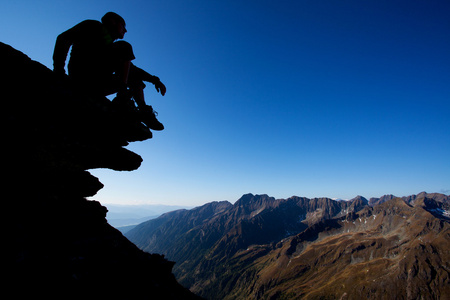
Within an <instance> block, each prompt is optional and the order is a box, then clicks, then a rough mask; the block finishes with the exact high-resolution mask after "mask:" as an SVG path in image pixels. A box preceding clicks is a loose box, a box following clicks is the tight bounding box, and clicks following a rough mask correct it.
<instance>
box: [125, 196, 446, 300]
mask: <svg viewBox="0 0 450 300" xmlns="http://www.w3.org/2000/svg"><path fill="white" fill-rule="evenodd" d="M386 198H390V200H386V201H384V202H383V203H381V204H377V205H375V206H370V205H369V203H368V201H367V200H366V199H365V198H363V197H361V196H358V197H356V198H354V199H352V200H350V201H334V200H331V199H328V198H315V199H308V198H303V197H291V198H289V199H274V198H272V197H268V196H267V195H252V194H247V195H244V196H243V197H242V198H241V199H239V200H238V201H237V202H236V203H235V204H234V205H232V204H230V203H228V202H212V203H208V204H205V205H204V206H202V207H198V208H195V209H192V210H179V211H175V212H171V213H167V214H165V215H163V216H161V217H159V218H157V219H154V220H150V221H147V222H145V223H142V224H140V225H138V226H137V227H135V228H134V229H133V230H131V231H129V232H128V233H127V234H126V235H127V237H129V238H130V240H132V241H133V242H135V243H136V245H138V246H139V247H141V248H142V249H145V250H147V251H150V252H156V253H163V254H166V255H167V257H168V258H170V259H174V260H176V261H177V262H178V263H177V265H176V266H175V267H174V273H175V274H176V276H177V278H178V279H179V281H180V283H182V284H183V285H184V286H186V287H189V288H190V289H191V290H192V291H194V292H195V293H197V294H199V295H200V296H203V297H205V298H207V299H448V297H449V296H450V263H449V262H450V252H449V250H448V249H450V223H449V220H450V219H449V211H450V197H449V196H446V195H442V194H426V193H421V194H419V195H417V196H409V197H403V199H402V198H395V197H390V196H386V197H382V199H386Z"/></svg>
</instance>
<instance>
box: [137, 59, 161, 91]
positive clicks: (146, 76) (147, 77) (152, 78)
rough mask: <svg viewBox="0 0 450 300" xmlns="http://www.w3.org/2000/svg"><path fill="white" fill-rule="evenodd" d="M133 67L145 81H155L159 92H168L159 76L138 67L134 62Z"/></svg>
mask: <svg viewBox="0 0 450 300" xmlns="http://www.w3.org/2000/svg"><path fill="white" fill-rule="evenodd" d="M131 68H133V69H134V70H133V72H135V73H136V74H138V75H137V76H138V77H139V78H141V79H142V80H143V81H147V82H150V83H153V84H154V85H155V89H156V91H157V92H158V93H161V95H163V96H164V95H165V94H166V86H165V85H164V84H163V83H162V82H161V80H160V79H159V77H157V76H154V75H151V74H149V73H148V72H146V71H144V70H142V69H141V68H139V67H136V66H135V65H134V64H133V63H132V64H131Z"/></svg>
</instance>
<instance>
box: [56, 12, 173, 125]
mask: <svg viewBox="0 0 450 300" xmlns="http://www.w3.org/2000/svg"><path fill="white" fill-rule="evenodd" d="M126 32H127V30H126V28H125V21H124V19H123V18H122V17H121V16H119V15H118V14H116V13H114V12H108V13H106V14H105V15H104V16H103V17H102V19H101V22H99V21H96V20H85V21H82V22H81V23H79V24H77V25H75V26H74V27H72V28H70V29H68V30H67V31H65V32H63V33H61V34H60V35H58V37H57V39H56V43H55V49H54V52H53V70H54V72H55V73H57V74H60V75H62V74H65V69H64V67H65V63H66V58H67V54H68V52H69V49H70V47H72V51H71V53H70V60H69V63H68V67H67V69H68V74H69V78H71V80H72V81H73V82H74V83H75V85H76V86H78V87H79V88H81V89H82V90H83V91H86V92H88V93H91V94H95V95H102V96H107V95H111V94H113V93H117V97H116V99H117V98H127V97H128V99H130V98H131V97H132V98H133V99H134V101H135V102H136V105H137V107H138V112H139V116H140V118H141V121H142V122H143V123H144V124H145V125H147V127H149V128H150V129H153V130H163V129H164V126H163V124H161V123H160V122H159V121H158V120H157V119H156V116H155V112H154V111H153V108H152V107H151V106H149V105H146V103H145V99H144V88H145V84H144V82H143V81H147V82H150V83H153V84H154V85H155V88H156V90H157V92H160V93H161V95H163V96H164V95H165V93H166V87H165V86H164V84H163V83H162V82H161V80H160V79H159V78H158V77H156V76H153V75H150V74H149V73H147V72H146V71H144V70H142V69H140V68H138V67H136V66H135V65H134V64H132V63H131V61H132V60H133V59H135V56H134V53H133V48H132V46H131V45H130V44H129V43H128V42H125V41H116V40H117V39H123V37H124V35H125V33H126ZM113 101H114V100H113ZM133 105H134V104H133ZM134 107H135V106H134Z"/></svg>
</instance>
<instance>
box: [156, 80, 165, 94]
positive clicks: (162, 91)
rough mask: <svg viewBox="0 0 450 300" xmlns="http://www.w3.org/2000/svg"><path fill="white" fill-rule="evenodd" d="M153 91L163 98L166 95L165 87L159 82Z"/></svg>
mask: <svg viewBox="0 0 450 300" xmlns="http://www.w3.org/2000/svg"><path fill="white" fill-rule="evenodd" d="M155 89H156V91H157V92H158V93H161V95H163V96H164V95H165V94H166V86H165V85H164V84H163V83H162V82H161V81H160V80H158V81H157V82H156V83H155Z"/></svg>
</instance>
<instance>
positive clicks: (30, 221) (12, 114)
mask: <svg viewBox="0 0 450 300" xmlns="http://www.w3.org/2000/svg"><path fill="white" fill-rule="evenodd" d="M0 61H1V66H2V68H1V72H2V74H3V76H2V81H1V82H0V85H1V94H0V97H1V99H2V104H3V109H2V112H3V113H2V115H3V118H2V119H3V122H4V126H3V129H2V132H3V134H2V137H3V145H4V146H3V150H4V151H3V153H4V154H3V158H4V159H3V160H4V161H5V164H4V166H5V168H4V171H5V175H6V176H4V177H3V178H6V182H5V183H4V192H5V193H4V201H3V205H4V209H5V212H6V213H7V215H8V217H7V222H6V224H7V225H8V227H7V228H5V229H6V231H7V240H6V248H7V253H8V254H7V255H8V256H6V257H4V260H5V261H7V266H6V268H2V271H4V273H5V274H4V275H6V276H5V277H6V278H7V280H6V284H4V286H5V287H6V290H5V291H4V293H5V295H6V294H9V295H11V296H12V297H14V298H15V299H22V298H26V297H29V296H30V295H32V296H33V297H43V298H46V299H71V298H77V297H79V298H83V299H94V298H96V299H198V297H197V296H195V295H194V294H192V293H190V292H189V291H188V290H187V289H184V288H183V287H182V286H181V285H179V284H178V283H177V282H176V280H175V277H174V276H173V274H172V267H173V264H174V263H173V262H170V261H168V260H166V259H165V258H164V257H163V256H161V255H158V254H149V253H145V252H143V251H141V250H139V249H138V248H137V247H136V246H135V245H134V244H132V243H131V242H129V241H128V240H127V239H126V238H125V237H124V236H123V235H122V234H121V233H120V232H119V231H118V230H116V229H114V228H113V227H111V226H110V225H109V224H108V223H107V221H106V218H105V217H106V212H107V210H106V208H105V207H103V206H101V205H100V203H98V202H96V201H89V200H87V199H86V198H85V197H88V196H92V195H95V194H96V193H97V191H98V190H99V189H101V188H102V187H103V185H102V184H101V182H100V181H99V180H98V179H97V178H95V177H94V176H92V175H91V174H90V173H89V172H88V170H89V169H92V168H110V169H113V170H117V171H131V170H135V169H137V168H138V167H139V166H140V164H141V162H142V158H141V157H140V156H139V155H138V154H136V153H133V152H131V151H129V150H127V149H126V148H124V146H126V145H128V143H129V142H134V141H144V140H146V139H149V138H151V137H152V134H151V132H150V131H149V130H148V129H147V128H146V127H145V126H144V125H143V124H141V123H140V122H139V121H137V119H135V118H133V116H132V115H131V114H130V113H126V112H124V111H121V110H119V109H118V108H117V107H114V106H113V105H112V104H111V102H110V101H109V100H108V99H106V98H104V97H92V96H90V95H85V94H83V93H80V92H79V91H78V90H77V89H75V88H74V87H73V86H71V83H70V81H69V80H68V79H67V78H57V77H55V75H54V73H53V72H52V71H51V70H49V69H48V68H46V67H45V66H43V65H42V64H40V63H38V62H36V61H33V60H31V59H30V58H28V57H27V56H26V55H24V54H23V53H21V52H19V51H17V50H15V49H13V48H12V47H10V46H8V45H5V44H3V43H0ZM4 283H5V282H4Z"/></svg>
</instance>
